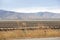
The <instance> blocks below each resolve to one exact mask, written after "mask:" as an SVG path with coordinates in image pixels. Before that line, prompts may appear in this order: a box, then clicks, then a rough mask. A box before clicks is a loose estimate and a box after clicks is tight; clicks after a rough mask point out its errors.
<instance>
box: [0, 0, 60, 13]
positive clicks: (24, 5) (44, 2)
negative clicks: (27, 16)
mask: <svg viewBox="0 0 60 40" xmlns="http://www.w3.org/2000/svg"><path fill="white" fill-rule="evenodd" d="M1 9H3V10H10V11H16V12H26V13H29V12H40V11H43V12H44V11H49V12H57V13H60V0H0V10H1Z"/></svg>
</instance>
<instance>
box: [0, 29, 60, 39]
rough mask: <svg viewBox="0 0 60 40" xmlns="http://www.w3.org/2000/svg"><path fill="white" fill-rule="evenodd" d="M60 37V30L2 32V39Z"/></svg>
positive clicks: (0, 35)
mask: <svg viewBox="0 0 60 40" xmlns="http://www.w3.org/2000/svg"><path fill="white" fill-rule="evenodd" d="M25 37H28V38H35V37H38V38H39V37H60V29H37V30H13V31H0V38H25Z"/></svg>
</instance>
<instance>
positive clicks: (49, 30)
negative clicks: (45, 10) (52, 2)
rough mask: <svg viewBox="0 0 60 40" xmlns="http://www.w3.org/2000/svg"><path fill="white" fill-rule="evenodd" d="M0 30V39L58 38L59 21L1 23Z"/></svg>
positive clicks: (59, 33) (59, 35)
mask: <svg viewBox="0 0 60 40" xmlns="http://www.w3.org/2000/svg"><path fill="white" fill-rule="evenodd" d="M0 28H2V29H0V38H46V37H60V21H43V22H42V21H13V22H12V21H3V22H2V21H1V22H0ZM11 28H12V29H11Z"/></svg>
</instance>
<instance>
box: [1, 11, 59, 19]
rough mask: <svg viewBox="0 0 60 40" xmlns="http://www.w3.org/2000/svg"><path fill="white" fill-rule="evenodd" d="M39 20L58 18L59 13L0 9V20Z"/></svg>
mask: <svg viewBox="0 0 60 40" xmlns="http://www.w3.org/2000/svg"><path fill="white" fill-rule="evenodd" d="M15 19H18V20H41V19H43V20H44V19H60V14H57V13H52V12H37V13H18V12H13V11H5V10H0V20H15Z"/></svg>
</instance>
